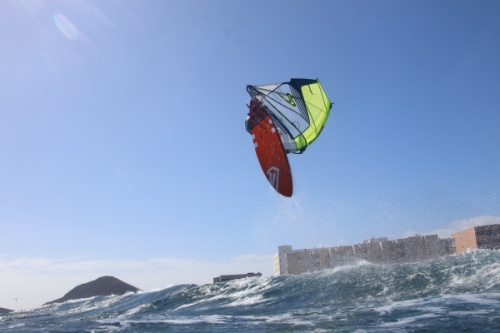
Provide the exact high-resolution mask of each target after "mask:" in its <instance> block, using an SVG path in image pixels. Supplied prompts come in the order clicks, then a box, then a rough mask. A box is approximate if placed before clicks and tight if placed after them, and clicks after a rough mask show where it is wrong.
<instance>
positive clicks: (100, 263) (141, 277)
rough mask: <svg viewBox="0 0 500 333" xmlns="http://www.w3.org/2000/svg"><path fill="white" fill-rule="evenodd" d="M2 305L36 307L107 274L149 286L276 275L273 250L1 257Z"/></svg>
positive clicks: (144, 286)
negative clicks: (220, 255) (224, 256)
mask: <svg viewBox="0 0 500 333" xmlns="http://www.w3.org/2000/svg"><path fill="white" fill-rule="evenodd" d="M0 272H1V278H2V279H1V280H2V288H0V301H1V302H2V303H1V304H0V307H5V308H10V309H22V308H33V307H37V306H40V305H42V304H43V303H45V302H48V301H51V300H54V299H57V298H59V297H62V296H63V295H64V294H65V293H67V292H68V291H69V290H71V289H72V288H74V287H75V286H77V285H79V284H82V283H86V282H89V281H92V280H95V279H96V278H98V277H100V276H103V275H112V276H115V277H117V278H119V279H121V280H123V281H125V282H127V283H130V284H132V285H134V286H136V287H138V288H140V289H142V290H144V291H149V290H153V289H158V288H165V287H167V286H169V285H176V284H191V283H192V284H199V285H201V284H207V283H212V278H213V277H216V276H219V275H221V274H239V273H247V272H261V273H262V274H263V275H264V276H269V275H271V274H272V255H240V256H235V257H233V258H231V259H229V260H228V261H204V260H198V259H191V258H169V257H164V258H161V257H159V258H148V259H144V260H141V259H134V260H127V259H123V260H86V259H79V258H66V259H54V258H6V257H2V256H0Z"/></svg>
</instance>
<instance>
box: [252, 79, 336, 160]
mask: <svg viewBox="0 0 500 333" xmlns="http://www.w3.org/2000/svg"><path fill="white" fill-rule="evenodd" d="M247 91H248V93H249V94H250V96H252V98H253V97H256V98H258V99H260V100H261V101H262V102H263V103H264V105H265V106H266V107H267V108H268V110H269V114H270V116H271V118H272V119H273V121H274V123H275V124H276V127H277V128H278V132H279V134H280V137H281V140H282V143H283V146H284V148H285V150H286V151H287V152H292V153H297V154H300V153H302V152H303V151H304V150H305V149H306V148H307V146H309V145H310V144H311V143H312V142H313V141H314V140H316V138H317V137H318V136H319V135H320V133H321V131H322V130H323V127H324V126H325V123H326V121H327V120H328V116H329V115H330V109H331V107H332V103H331V102H330V100H329V99H328V96H327V95H326V93H325V91H324V90H323V87H322V86H321V84H320V82H319V80H317V79H316V80H311V79H291V80H290V82H282V83H273V84H263V85H248V86H247Z"/></svg>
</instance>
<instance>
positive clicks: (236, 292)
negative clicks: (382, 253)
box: [0, 250, 500, 332]
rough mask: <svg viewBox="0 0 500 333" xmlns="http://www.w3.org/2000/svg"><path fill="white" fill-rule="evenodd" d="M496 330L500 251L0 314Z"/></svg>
mask: <svg viewBox="0 0 500 333" xmlns="http://www.w3.org/2000/svg"><path fill="white" fill-rule="evenodd" d="M477 325H481V326H480V327H481V331H482V332H488V331H491V332H494V331H495V332H496V331H500V252H499V251H486V250H478V251H473V252H470V253H467V254H462V255H452V256H447V257H441V258H437V259H432V260H427V261H423V262H420V263H413V264H397V265H396V264H395V265H374V264H370V263H367V262H363V263H358V264H357V265H353V266H344V267H338V268H335V269H331V270H325V271H321V272H313V273H307V274H302V275H287V276H278V277H258V278H256V277H253V278H246V279H241V280H234V281H229V282H225V283H217V284H207V285H201V286H198V285H176V286H172V287H169V288H165V289H163V290H156V291H151V292H140V293H136V294H133V293H130V294H126V295H123V296H111V297H101V296H99V297H93V298H88V299H82V300H78V301H69V302H65V303H62V304H52V305H46V306H43V307H40V308H36V309H32V310H29V311H17V312H13V313H10V314H8V315H4V316H0V331H2V332H3V331H8V332H38V331H40V332H41V331H50V332H163V331H169V332H193V331H202V332H236V331H242V332H330V331H335V332H356V331H357V332H387V331H390V332H421V331H467V330H474V329H477V328H478V326H477Z"/></svg>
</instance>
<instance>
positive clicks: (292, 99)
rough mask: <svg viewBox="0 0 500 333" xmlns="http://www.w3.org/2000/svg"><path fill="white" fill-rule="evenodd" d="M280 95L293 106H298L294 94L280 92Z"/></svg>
mask: <svg viewBox="0 0 500 333" xmlns="http://www.w3.org/2000/svg"><path fill="white" fill-rule="evenodd" d="M278 96H279V97H281V98H282V99H283V100H284V101H285V102H287V103H288V104H290V105H291V106H296V105H295V99H294V97H293V96H292V94H290V93H286V94H282V93H278Z"/></svg>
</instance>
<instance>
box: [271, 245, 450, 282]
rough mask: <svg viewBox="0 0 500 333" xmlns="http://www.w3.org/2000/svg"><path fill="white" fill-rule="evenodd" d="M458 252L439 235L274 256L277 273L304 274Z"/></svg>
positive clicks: (288, 250)
mask: <svg viewBox="0 0 500 333" xmlns="http://www.w3.org/2000/svg"><path fill="white" fill-rule="evenodd" d="M452 253H454V247H453V240H452V239H451V238H448V239H440V238H438V236H437V235H426V236H412V237H407V238H403V239H396V240H388V239H387V238H385V237H382V238H372V239H369V240H366V241H365V242H364V243H362V244H355V245H350V246H335V247H326V248H317V249H303V250H293V249H292V246H290V245H283V246H279V247H278V253H277V254H276V255H275V256H274V274H275V275H281V274H301V273H306V272H314V271H318V270H322V269H329V268H334V267H337V266H342V265H349V264H353V263H355V262H357V261H359V260H366V261H368V262H372V263H380V264H388V263H408V262H416V261H419V260H425V259H430V258H435V257H439V256H443V255H447V254H452Z"/></svg>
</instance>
